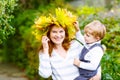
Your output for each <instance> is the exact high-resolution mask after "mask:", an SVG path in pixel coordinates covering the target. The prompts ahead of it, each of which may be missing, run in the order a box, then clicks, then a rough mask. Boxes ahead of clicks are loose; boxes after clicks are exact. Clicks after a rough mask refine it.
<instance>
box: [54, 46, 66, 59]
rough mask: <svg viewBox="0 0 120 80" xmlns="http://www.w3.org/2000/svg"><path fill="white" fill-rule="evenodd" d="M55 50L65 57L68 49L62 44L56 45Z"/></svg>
mask: <svg viewBox="0 0 120 80" xmlns="http://www.w3.org/2000/svg"><path fill="white" fill-rule="evenodd" d="M54 50H55V51H56V52H57V53H58V54H59V55H60V56H61V57H63V58H66V56H67V51H66V50H65V49H64V47H63V46H62V45H56V46H55V47H54Z"/></svg>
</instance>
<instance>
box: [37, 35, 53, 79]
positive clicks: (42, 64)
mask: <svg viewBox="0 0 120 80" xmlns="http://www.w3.org/2000/svg"><path fill="white" fill-rule="evenodd" d="M48 41H49V39H48V37H47V36H43V37H42V45H43V50H41V51H40V52H39V74H40V75H41V76H42V77H44V78H48V77H49V76H50V75H51V74H52V70H51V65H50V57H49V54H48V52H49V51H48V50H49V46H48Z"/></svg>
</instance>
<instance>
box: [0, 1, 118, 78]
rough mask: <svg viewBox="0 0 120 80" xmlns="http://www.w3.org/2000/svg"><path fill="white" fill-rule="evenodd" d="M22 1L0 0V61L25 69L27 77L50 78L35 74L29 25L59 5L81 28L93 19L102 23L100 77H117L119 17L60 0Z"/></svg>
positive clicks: (35, 58)
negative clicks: (105, 29)
mask: <svg viewBox="0 0 120 80" xmlns="http://www.w3.org/2000/svg"><path fill="white" fill-rule="evenodd" d="M24 1H25V3H23V2H22V1H16V0H8V1H7V0H5V1H4V0H1V1H0V14H2V15H0V23H1V24H0V62H9V63H10V62H11V63H12V64H15V65H16V66H18V67H19V68H20V69H21V70H24V71H25V73H26V74H27V76H28V77H29V79H30V80H51V78H48V79H43V78H41V77H40V76H39V75H38V64H39V61H38V47H39V46H38V45H37V43H36V42H35V40H34V37H33V35H32V34H31V32H32V28H31V27H32V25H33V24H34V20H35V19H36V18H37V17H39V16H40V15H48V13H54V10H55V8H57V7H61V8H67V9H69V10H70V11H72V12H73V13H74V14H76V15H78V16H79V18H78V21H79V24H80V29H81V30H83V28H84V26H85V25H86V24H87V23H89V22H90V21H92V20H94V19H98V20H100V21H101V22H103V23H104V24H105V25H106V28H107V34H106V36H105V38H104V39H103V41H102V44H104V45H105V46H106V48H107V49H106V52H105V54H104V56H103V58H102V80H119V78H120V71H119V69H120V65H119V64H120V59H119V57H120V36H119V34H120V22H119V21H120V17H119V16H116V15H113V16H106V15H105V14H106V13H107V10H106V9H105V8H104V7H96V8H95V7H91V6H87V5H86V6H81V7H78V8H76V9H75V8H73V7H72V6H70V5H69V4H67V3H66V2H64V0H59V1H58V0H44V1H42V0H30V1H29V3H27V0H24ZM66 1H71V0H66ZM3 3H4V4H3ZM33 3H34V4H33ZM17 4H18V5H17ZM3 13H4V14H3Z"/></svg>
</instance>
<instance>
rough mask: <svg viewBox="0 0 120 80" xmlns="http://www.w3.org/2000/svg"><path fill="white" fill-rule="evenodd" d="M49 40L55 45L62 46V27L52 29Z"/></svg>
mask: <svg viewBox="0 0 120 80" xmlns="http://www.w3.org/2000/svg"><path fill="white" fill-rule="evenodd" d="M50 39H51V40H52V42H53V43H54V44H55V45H59V44H62V42H63V41H64V39H65V30H64V29H63V28H62V27H56V26H54V27H52V29H51V31H50Z"/></svg>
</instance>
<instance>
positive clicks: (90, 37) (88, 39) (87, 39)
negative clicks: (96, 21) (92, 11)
mask: <svg viewBox="0 0 120 80" xmlns="http://www.w3.org/2000/svg"><path fill="white" fill-rule="evenodd" d="M84 38H85V42H86V43H87V44H91V43H94V42H96V41H98V39H97V38H95V37H94V36H93V35H92V34H90V33H85V34H84Z"/></svg>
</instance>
